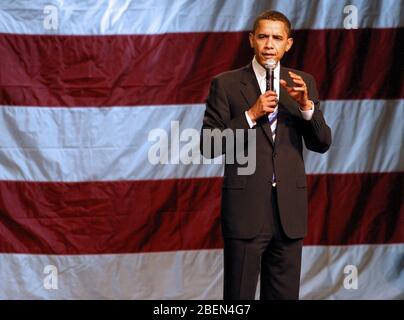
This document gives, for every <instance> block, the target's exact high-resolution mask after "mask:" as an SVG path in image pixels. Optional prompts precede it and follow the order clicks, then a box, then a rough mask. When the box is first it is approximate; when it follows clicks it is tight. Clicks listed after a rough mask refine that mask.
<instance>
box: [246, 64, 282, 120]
mask: <svg viewBox="0 0 404 320" xmlns="http://www.w3.org/2000/svg"><path fill="white" fill-rule="evenodd" d="M276 64H277V62H276V60H275V59H268V60H267V61H266V62H265V65H264V67H265V70H266V92H265V93H263V94H262V95H260V96H259V98H258V99H257V101H256V102H255V104H254V105H253V106H252V107H251V108H250V109H249V110H248V111H247V113H248V116H249V117H250V119H251V120H252V121H253V122H256V121H257V120H258V119H259V118H261V117H262V116H264V115H268V114H269V113H272V112H274V110H275V108H276V105H277V104H278V96H277V94H276V92H275V87H274V70H275V67H276Z"/></svg>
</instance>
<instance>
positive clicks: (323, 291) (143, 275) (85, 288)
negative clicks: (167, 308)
mask: <svg viewBox="0 0 404 320" xmlns="http://www.w3.org/2000/svg"><path fill="white" fill-rule="evenodd" d="M403 255H404V244H395V245H354V246H329V247H325V246H305V247H303V261H302V277H301V290H300V298H301V299H403V298H404V293H403V288H404V273H403V272H402V265H401V264H402V258H401V257H402V256H403ZM347 265H352V266H355V267H357V269H358V288H357V289H346V288H345V287H344V285H343V283H344V277H347V276H349V274H348V273H344V269H345V267H346V266H347ZM47 266H51V267H48V268H49V269H47V270H48V271H47V273H44V270H46V269H45V268H46V267H47ZM52 266H54V267H56V269H55V268H54V267H52ZM116 270H119V272H116ZM55 271H56V272H57V275H58V276H57V289H46V288H45V286H44V283H46V285H47V286H48V288H49V287H50V286H51V285H52V284H53V285H55V278H54V277H53V278H52V277H51V276H52V275H56V272H55ZM375 274H376V275H377V277H375V276H374V275H375ZM0 275H1V278H0V281H1V290H0V299H221V298H222V286H223V256H222V250H194V251H176V252H159V253H145V254H117V255H26V254H0ZM257 292H259V289H258V290H257Z"/></svg>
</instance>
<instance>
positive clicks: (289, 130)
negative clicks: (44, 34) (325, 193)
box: [201, 63, 331, 239]
mask: <svg viewBox="0 0 404 320" xmlns="http://www.w3.org/2000/svg"><path fill="white" fill-rule="evenodd" d="M288 71H293V72H295V73H297V74H299V75H300V76H301V77H302V78H303V79H304V81H305V83H306V85H307V87H308V93H309V99H311V100H312V101H313V102H314V104H315V106H314V114H313V117H312V119H311V120H310V121H307V120H304V119H303V118H302V115H301V112H300V111H299V105H298V103H297V102H295V101H294V100H293V99H292V98H291V97H290V96H289V95H288V93H287V92H286V90H284V89H283V88H282V86H281V87H280V99H279V103H278V122H277V129H276V138H275V142H274V141H273V140H272V133H271V128H270V125H269V122H268V118H267V117H266V116H264V117H262V118H260V119H259V120H258V121H257V125H256V126H255V127H254V128H253V129H254V130H256V146H257V148H256V150H257V152H256V170H255V173H254V174H252V175H239V174H238V172H237V168H239V167H240V166H241V164H239V163H237V162H235V163H234V164H226V165H225V171H224V180H223V188H222V205H221V223H222V233H223V236H224V237H228V238H238V239H248V238H253V237H255V236H256V235H257V234H258V233H259V232H260V230H261V227H262V224H263V222H264V217H265V215H268V214H270V213H271V210H272V209H271V208H272V204H271V199H270V193H271V188H272V174H273V172H275V175H276V182H277V188H276V189H277V198H278V207H279V215H280V220H281V224H282V227H283V230H284V232H285V234H286V235H287V236H288V237H289V238H292V239H296V238H302V237H304V236H305V235H306V229H307V183H306V175H305V167H304V161H303V156H302V148H303V140H304V142H305V145H306V147H307V148H308V149H310V150H312V151H316V152H320V153H324V152H326V151H327V150H328V148H329V146H330V144H331V130H330V128H329V127H328V126H327V124H326V122H325V120H324V117H323V114H322V112H321V111H320V103H319V101H318V92H317V88H316V84H315V80H314V78H313V77H312V76H311V75H309V74H307V73H304V72H301V71H298V70H293V69H288V68H284V67H282V66H281V69H280V77H281V79H284V80H286V81H287V82H288V84H289V85H290V86H293V81H292V79H291V78H290V77H289V74H288ZM260 94H261V91H260V88H259V85H258V82H257V79H256V77H255V74H254V71H253V68H252V65H251V63H250V64H249V65H247V66H245V67H243V68H240V69H237V70H233V71H229V72H225V73H222V74H220V75H218V76H216V77H215V78H214V79H213V81H212V83H211V87H210V92H209V96H208V99H207V101H206V111H205V115H204V119H203V125H202V129H219V130H221V131H223V130H224V129H231V130H235V129H245V130H247V129H250V127H249V125H248V122H247V119H246V117H245V111H247V110H248V109H249V108H250V107H251V106H253V105H254V103H255V102H256V100H257V99H258V97H259V96H260ZM245 132H247V131H245ZM246 140H247V139H246ZM246 143H248V141H247V142H246ZM203 144H204V141H203V134H201V151H202V153H204V150H203ZM223 144H224V145H225V140H223ZM224 151H225V147H223V152H224ZM204 155H206V153H204ZM214 156H215V155H214Z"/></svg>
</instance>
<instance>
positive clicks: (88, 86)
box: [0, 28, 404, 106]
mask: <svg viewBox="0 0 404 320" xmlns="http://www.w3.org/2000/svg"><path fill="white" fill-rule="evenodd" d="M403 30H404V29H403V28H397V29H358V30H343V29H336V30H299V31H297V32H296V34H295V43H294V48H293V49H292V50H291V52H290V53H289V54H288V56H286V57H285V61H284V65H286V66H290V67H295V68H298V69H301V70H304V71H307V72H309V73H312V74H313V75H314V76H315V78H316V80H317V83H318V87H319V92H320V95H321V98H322V99H364V98H372V99H395V98H403V97H404V87H403V86H402V83H403V73H402V69H403V60H402V58H401V52H403V50H404V48H403V43H404V37H403V35H404V32H403ZM0 57H1V59H0V70H1V73H0V104H3V105H26V106H30V105H33V106H115V105H159V104H185V103H202V102H204V101H205V98H206V96H207V92H208V89H209V83H210V81H211V79H212V77H213V76H214V75H216V74H218V73H220V72H223V71H226V70H230V69H234V68H236V67H240V66H242V65H245V64H246V63H248V62H249V61H250V60H251V58H252V51H251V48H249V44H248V33H247V32H211V33H180V34H163V35H128V36H122V35H121V36H61V35H13V34H0ZM400 66H401V67H400Z"/></svg>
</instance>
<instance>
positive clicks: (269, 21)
mask: <svg viewBox="0 0 404 320" xmlns="http://www.w3.org/2000/svg"><path fill="white" fill-rule="evenodd" d="M291 32H292V29H291V24H290V21H289V19H288V18H287V17H286V16H285V15H283V14H282V13H280V12H278V11H265V12H263V13H261V14H260V15H259V16H258V17H257V18H256V19H255V21H254V26H253V30H252V31H251V32H250V35H249V37H250V45H251V48H254V52H255V57H256V59H257V61H258V63H259V64H261V65H262V66H263V65H264V64H265V61H266V60H268V59H271V58H272V59H275V60H276V61H279V60H281V59H282V57H283V55H284V54H285V52H286V51H289V49H290V48H291V47H292V44H293V39H292V37H291Z"/></svg>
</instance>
